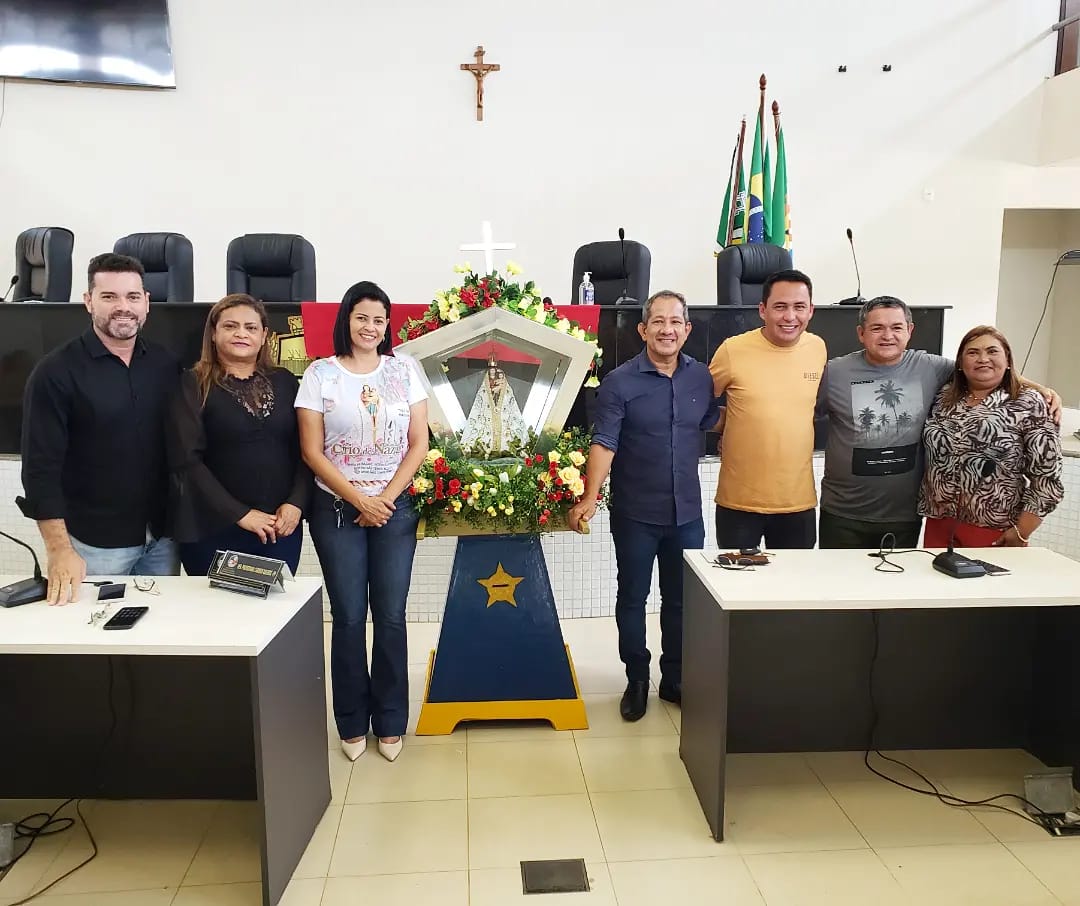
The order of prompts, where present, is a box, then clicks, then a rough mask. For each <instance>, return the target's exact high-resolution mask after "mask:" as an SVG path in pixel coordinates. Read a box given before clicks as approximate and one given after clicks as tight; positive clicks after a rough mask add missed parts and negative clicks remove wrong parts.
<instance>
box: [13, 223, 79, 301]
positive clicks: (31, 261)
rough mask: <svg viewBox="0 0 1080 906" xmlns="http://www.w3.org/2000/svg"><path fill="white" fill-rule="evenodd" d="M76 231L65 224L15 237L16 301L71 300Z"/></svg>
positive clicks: (28, 231)
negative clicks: (72, 257) (66, 227)
mask: <svg viewBox="0 0 1080 906" xmlns="http://www.w3.org/2000/svg"><path fill="white" fill-rule="evenodd" d="M74 247H75V234H74V233H73V232H71V230H68V229H65V228H64V227H34V228H33V229H30V230H25V231H23V232H22V233H20V234H19V238H18V239H16V240H15V276H16V281H15V286H14V289H13V292H12V294H11V300H12V301H13V302H70V301H71V251H72V249H73V248H74Z"/></svg>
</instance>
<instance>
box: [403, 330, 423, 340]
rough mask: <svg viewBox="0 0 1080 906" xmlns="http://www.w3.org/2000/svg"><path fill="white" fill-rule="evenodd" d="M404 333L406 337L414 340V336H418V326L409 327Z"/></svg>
mask: <svg viewBox="0 0 1080 906" xmlns="http://www.w3.org/2000/svg"><path fill="white" fill-rule="evenodd" d="M405 335H406V336H407V337H408V338H409V339H410V340H415V339H416V338H417V337H418V336H420V329H419V328H418V327H410V328H409V329H408V330H407V331H406V332H405Z"/></svg>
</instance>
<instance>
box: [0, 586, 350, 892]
mask: <svg viewBox="0 0 1080 906" xmlns="http://www.w3.org/2000/svg"><path fill="white" fill-rule="evenodd" d="M12 578H13V577H7V576H5V577H0V584H5V583H7V582H9V581H11V579H12ZM127 582H128V590H127V597H126V600H124V601H114V602H111V607H110V611H109V612H110V614H112V613H115V612H116V611H117V610H119V609H120V607H122V606H123V605H124V604H129V605H135V604H145V605H149V607H150V612H149V613H147V614H146V615H145V616H144V617H143V618H142V619H141V620H140V621H139V622H138V623H137V624H136V625H135V626H134V627H133V628H132V629H130V630H126V631H120V632H115V631H110V632H106V631H104V630H102V629H101V626H100V624H99V625H98V626H91V625H88V620H89V618H90V613H91V611H93V610H99V609H100V608H101V606H102V604H99V603H98V602H97V601H96V600H93V598H94V597H95V595H96V589H94V588H92V587H91V586H83V595H82V597H83V600H81V601H80V602H78V603H76V604H69V605H67V606H64V607H48V606H47V605H45V604H43V603H42V604H28V605H25V606H23V607H17V608H14V609H11V610H3V609H0V690H3V698H2V699H0V715H2V716H0V726H3V728H4V729H3V736H4V739H5V745H4V753H5V757H4V770H3V772H0V797H2V798H13V799H20V798H29V799H39V798H57V797H60V798H67V797H69V796H70V797H85V798H114V799H173V798H184V799H186V798H193V799H246V800H256V801H257V802H258V804H259V811H260V814H261V819H262V822H261V823H262V840H261V851H262V882H263V903H264V904H268V906H273V904H276V903H277V902H278V900H279V899H280V898H281V895H282V893H283V891H284V890H285V887H286V885H287V884H288V883H289V879H290V878H291V877H292V873H293V871H294V870H295V869H296V866H297V864H298V863H299V861H300V857H301V856H302V855H303V853H304V849H305V847H306V846H307V844H308V841H309V840H310V839H311V835H312V833H314V830H315V826H316V825H317V824H318V822H319V819H320V818H321V817H322V815H323V813H324V812H325V811H326V807H327V806H328V805H329V804H330V776H329V768H328V763H327V758H326V753H327V738H326V687H325V681H324V678H323V672H324V659H323V628H322V591H321V586H320V583H319V581H318V580H315V579H297V580H296V581H295V582H291V583H289V584H288V590H287V591H286V592H284V593H281V594H274V595H272V596H271V597H270V598H269V599H268V600H265V601H263V600H259V599H257V598H249V597H245V596H242V595H237V594H234V593H231V592H227V591H222V590H219V589H211V588H209V587H208V585H207V580H206V579H205V578H188V577H179V576H171V577H163V578H158V579H157V580H156V586H155V587H156V589H158V590H160V592H161V594H160V595H148V594H144V593H141V592H139V591H136V590H135V588H134V587H133V585H132V584H131V580H130V579H128V580H127Z"/></svg>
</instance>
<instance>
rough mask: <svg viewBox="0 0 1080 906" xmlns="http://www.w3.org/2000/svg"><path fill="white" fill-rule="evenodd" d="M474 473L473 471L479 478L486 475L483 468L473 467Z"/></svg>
mask: <svg viewBox="0 0 1080 906" xmlns="http://www.w3.org/2000/svg"><path fill="white" fill-rule="evenodd" d="M472 473H473V475H475V476H476V477H477V478H483V477H484V470H483V469H473V470H472Z"/></svg>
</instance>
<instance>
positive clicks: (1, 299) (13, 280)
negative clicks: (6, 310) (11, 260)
mask: <svg viewBox="0 0 1080 906" xmlns="http://www.w3.org/2000/svg"><path fill="white" fill-rule="evenodd" d="M18 282H19V275H18V274H16V275H15V276H14V277H12V278H11V282H10V283H9V284H8V288H7V292H6V293H4V295H3V296H0V302H7V297H8V294H9V293H10V292H11V287H13V286H14V285H15V284H16V283H18Z"/></svg>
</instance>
